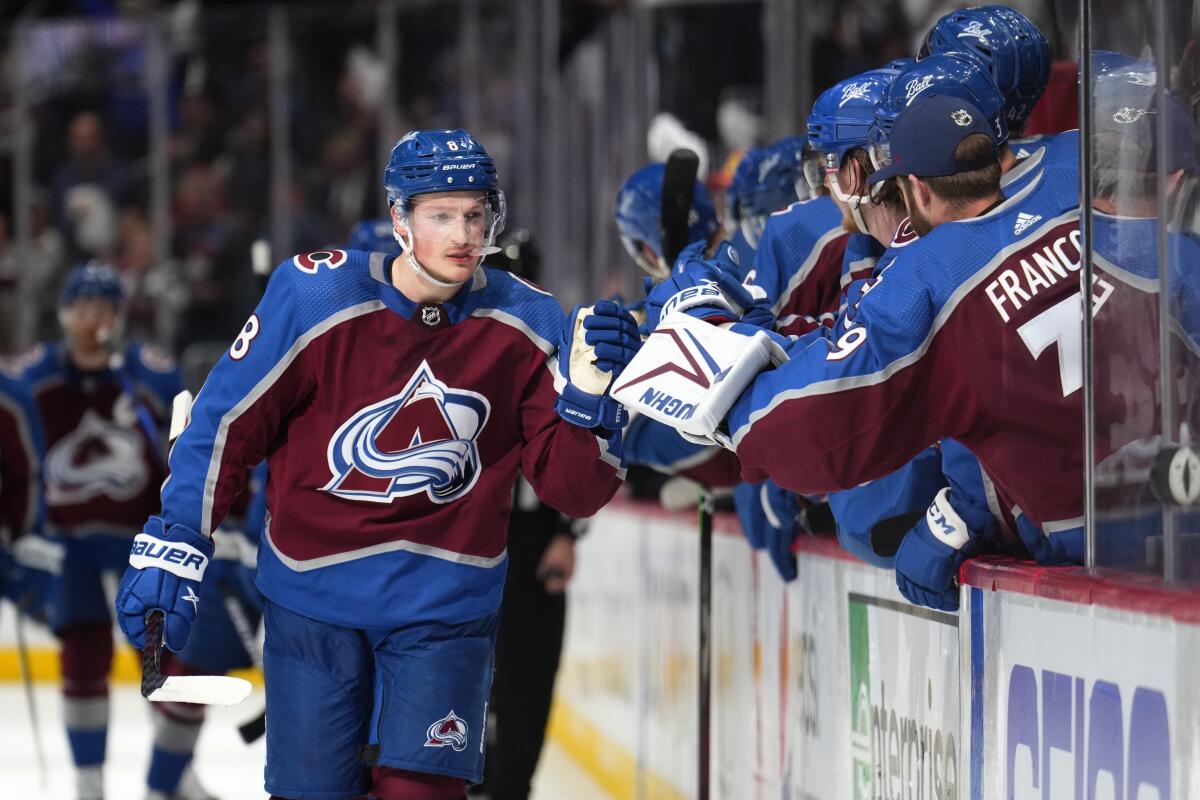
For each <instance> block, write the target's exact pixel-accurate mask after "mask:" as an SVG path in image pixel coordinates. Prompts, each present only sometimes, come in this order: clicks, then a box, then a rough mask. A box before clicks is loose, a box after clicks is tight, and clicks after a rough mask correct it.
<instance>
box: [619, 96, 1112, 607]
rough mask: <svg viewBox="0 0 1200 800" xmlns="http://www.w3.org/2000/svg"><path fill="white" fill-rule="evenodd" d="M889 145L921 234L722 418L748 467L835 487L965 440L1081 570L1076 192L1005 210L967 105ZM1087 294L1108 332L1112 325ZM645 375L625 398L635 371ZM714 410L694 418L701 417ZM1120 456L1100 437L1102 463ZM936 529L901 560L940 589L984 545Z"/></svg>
mask: <svg viewBox="0 0 1200 800" xmlns="http://www.w3.org/2000/svg"><path fill="white" fill-rule="evenodd" d="M973 134H978V135H977V136H976V135H973ZM889 143H890V146H891V156H892V158H893V160H892V161H891V162H890V163H888V164H884V165H883V166H884V168H883V169H881V170H879V171H878V172H876V173H875V174H873V175H872V176H871V178H870V181H871V182H879V181H882V180H886V179H887V178H889V177H892V176H896V177H898V178H899V179H900V181H901V187H902V190H903V191H904V192H905V195H906V201H907V206H908V209H909V211H910V213H911V215H912V218H913V220H914V226H915V227H916V228H917V229H918V231H919V232H923V233H925V235H924V236H922V238H921V239H919V240H917V241H916V242H914V243H913V244H911V245H909V246H908V247H907V248H905V250H904V251H903V252H902V253H901V254H900V255H899V256H898V257H897V258H896V259H895V260H894V261H893V262H892V264H891V266H890V267H889V268H888V269H887V270H886V272H884V273H883V274H882V275H881V276H880V277H879V279H878V280H876V281H875V282H874V283H873V284H872V285H871V286H870V287H869V289H867V290H865V291H864V292H863V293H862V294H861V297H860V299H859V301H858V302H857V304H856V305H855V306H854V307H853V308H852V313H848V314H847V315H846V325H845V326H844V327H839V328H838V329H836V330H835V331H833V332H832V333H831V334H830V335H829V336H828V337H826V336H821V335H817V334H813V335H810V336H808V337H804V338H802V339H800V340H799V341H797V342H796V343H795V344H793V345H792V346H791V347H790V349H789V355H790V360H789V361H788V362H787V363H786V364H783V365H782V366H780V367H779V368H777V369H775V370H772V371H768V372H763V373H760V375H759V376H758V378H757V379H756V380H755V381H754V382H753V383H752V384H751V385H750V386H749V387H748V388H747V390H746V391H744V392H743V393H742V394H741V395H740V396H739V397H738V398H737V399H736V400H735V401H734V402H733V405H732V407H731V409H730V411H729V413H728V414H727V415H726V422H727V424H728V430H729V434H730V440H731V442H732V444H733V445H734V446H735V448H736V450H737V452H738V455H739V457H740V458H741V459H742V463H743V466H744V468H745V469H746V471H747V472H748V473H750V474H756V473H757V474H765V475H768V476H771V477H773V478H775V479H776V480H777V481H778V482H779V483H780V484H781V485H783V486H785V487H786V488H790V489H792V490H796V491H827V490H831V489H837V488H846V487H849V486H853V485H856V484H858V483H860V482H862V481H864V480H870V479H872V478H877V477H879V476H880V475H883V474H886V473H887V472H889V471H891V470H893V469H895V468H896V467H898V466H900V465H902V464H903V463H905V461H907V460H908V459H909V458H911V457H912V456H913V455H915V454H916V453H917V452H919V451H920V450H921V449H922V448H923V447H925V446H926V444H927V443H928V442H930V441H933V440H936V439H939V438H945V437H953V438H956V439H958V440H959V441H962V442H963V443H964V444H966V445H967V446H968V447H969V448H970V449H971V450H972V451H973V452H974V453H975V454H976V455H977V456H978V457H979V459H980V461H981V462H982V464H983V466H984V468H985V469H986V470H987V473H988V474H989V475H990V476H992V478H993V480H994V482H995V489H996V495H997V498H998V501H999V502H998V507H999V508H1000V510H1001V512H1002V513H1003V514H1004V515H1005V516H1006V518H1008V519H1007V521H1008V523H1009V525H1008V527H1009V528H1010V529H1013V530H1015V529H1016V528H1017V526H1016V524H1015V521H1014V520H1013V519H1011V516H1012V514H1011V513H1010V511H1009V510H1010V509H1013V508H1017V509H1019V510H1021V511H1023V512H1024V513H1025V514H1026V515H1028V517H1029V519H1030V520H1031V521H1032V522H1034V523H1035V524H1037V525H1040V526H1041V528H1042V529H1044V530H1045V531H1046V533H1047V535H1048V538H1049V544H1050V545H1051V546H1053V547H1055V548H1056V549H1061V551H1062V552H1064V553H1065V554H1067V555H1068V556H1070V557H1071V558H1073V559H1079V558H1081V557H1082V548H1081V542H1082V537H1081V536H1078V535H1077V531H1078V526H1079V514H1080V511H1081V509H1082V502H1083V500H1082V495H1081V490H1082V480H1081V475H1082V468H1083V467H1082V452H1081V447H1080V441H1081V439H1082V430H1081V421H1082V413H1081V406H1080V394H1081V392H1080V388H1081V379H1080V370H1079V363H1078V360H1077V356H1075V355H1073V354H1075V353H1077V352H1078V351H1077V350H1075V349H1074V347H1073V344H1072V342H1073V338H1072V337H1073V336H1075V335H1076V334H1078V333H1079V328H1078V313H1079V311H1078V309H1079V305H1080V303H1081V293H1080V292H1079V290H1078V281H1077V279H1075V275H1074V273H1075V272H1076V271H1077V270H1078V269H1079V255H1078V248H1079V245H1078V242H1079V233H1078V196H1077V186H1076V184H1075V183H1074V182H1070V181H1064V180H1050V179H1045V177H1046V176H1044V175H1039V176H1035V178H1034V179H1033V180H1032V181H1031V182H1030V183H1029V185H1027V186H1026V187H1025V188H1024V189H1023V190H1021V191H1020V192H1018V193H1016V194H1015V195H1013V196H1012V197H1010V198H1008V199H1007V200H1006V199H1005V198H1004V196H1003V194H1002V193H1001V191H1000V186H999V163H998V152H997V145H996V138H995V130H994V127H993V126H992V125H991V124H989V122H988V121H987V119H986V116H985V115H984V113H983V112H982V111H980V110H979V109H978V108H975V107H974V106H972V105H971V104H969V103H966V102H964V101H962V100H960V99H957V98H951V97H941V96H927V97H919V98H917V99H916V100H915V101H914V102H913V104H912V105H911V106H908V107H907V108H906V109H905V110H904V111H902V112H901V114H900V115H899V117H898V118H897V120H896V123H895V126H894V127H893V130H892V134H891V137H890V142H889ZM1030 220H1032V222H1030ZM1023 223H1025V224H1023ZM1018 229H1020V230H1019V231H1018ZM1035 252H1036V253H1037V254H1038V255H1039V256H1040V258H1041V260H1038V259H1035V258H1034V257H1033V255H1032V254H1033V253H1035ZM1035 263H1036V264H1039V265H1042V266H1039V267H1038V268H1037V269H1036V270H1035V268H1034V267H1033V264H1035ZM1026 265H1028V269H1027V268H1026ZM1018 276H1020V277H1018ZM1006 287H1007V288H1006ZM1093 299H1094V300H1095V301H1096V302H1094V303H1093V308H1094V313H1095V314H1096V318H1097V325H1098V326H1100V327H1101V328H1103V327H1104V326H1105V325H1107V324H1109V323H1110V321H1111V319H1112V318H1111V316H1110V315H1106V314H1105V313H1104V311H1105V304H1104V303H1103V302H1102V301H1101V300H1100V297H1099V296H1096V295H1093ZM677 305H678V304H677ZM1060 318H1061V319H1060ZM840 325H841V321H840V320H839V326H840ZM659 352H662V351H659ZM643 353H644V354H645V355H644V359H645V360H646V361H651V360H652V359H653V358H654V357H656V353H655V351H654V350H653V349H651V348H643ZM981 365H987V366H986V368H984V367H982V366H981ZM634 366H635V369H633V370H627V371H626V372H625V373H624V375H623V376H622V379H621V380H620V381H618V384H619V385H618V386H617V387H616V388H615V389H614V392H615V393H617V394H618V395H621V396H624V393H623V392H622V391H621V390H622V388H623V387H624V386H625V385H627V384H632V383H635V382H636V381H637V380H638V379H639V378H640V377H641V372H640V369H641V365H639V364H635V365H634ZM928 387H936V391H933V392H929V391H927V389H928ZM725 391H732V387H725ZM703 407H704V406H703V403H702V404H701V406H699V407H698V409H697V411H696V412H695V413H694V414H693V418H694V419H700V420H704V421H706V422H707V421H708V420H710V419H712V415H711V414H708V413H701V410H702V408H703ZM715 407H716V408H720V405H719V404H718V405H716V406H715ZM1033 408H1036V409H1037V412H1036V413H1034V414H1030V413H1028V410H1029V409H1033ZM714 413H715V412H714ZM865 423H869V424H865ZM1109 447H1110V445H1109V442H1107V441H1104V442H1102V443H1101V448H1100V449H1101V453H1105V452H1107V451H1108V449H1109ZM940 510H941V511H943V512H944V511H945V509H940ZM930 518H931V521H933V522H934V523H935V525H933V526H932V527H928V529H927V530H926V531H924V532H922V533H919V534H918V535H916V536H913V535H912V534H910V535H909V536H906V537H905V539H904V542H903V543H902V544H901V548H900V551H899V552H898V554H897V567H898V570H899V569H900V563H901V561H902V560H906V559H907V558H908V556H911V563H912V564H913V565H914V566H913V567H912V568H911V569H909V570H907V571H905V572H904V575H905V576H906V577H907V578H908V579H909V580H912V581H913V582H914V583H917V584H919V585H920V586H922V587H925V588H927V589H930V590H934V591H940V590H942V589H944V588H946V587H947V586H949V584H950V582H951V581H952V580H953V577H954V575H955V573H956V569H957V564H958V563H960V562H961V560H962V558H964V557H966V556H968V555H970V554H971V553H972V552H975V551H977V550H978V548H980V547H982V546H984V545H986V544H988V543H987V541H986V538H985V536H978V535H974V534H972V533H971V532H970V526H969V525H964V524H962V523H963V521H962V520H961V519H959V518H954V517H951V516H950V515H949V514H947V513H942V514H939V515H931V517H930ZM1068 532H1070V533H1068ZM1060 533H1061V536H1060ZM906 549H907V551H908V553H907V554H906ZM919 565H924V567H921V566H919Z"/></svg>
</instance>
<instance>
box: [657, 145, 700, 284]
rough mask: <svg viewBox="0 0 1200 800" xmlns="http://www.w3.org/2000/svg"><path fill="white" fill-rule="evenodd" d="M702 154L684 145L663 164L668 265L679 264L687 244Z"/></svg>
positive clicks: (662, 220) (661, 220)
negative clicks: (698, 154)
mask: <svg viewBox="0 0 1200 800" xmlns="http://www.w3.org/2000/svg"><path fill="white" fill-rule="evenodd" d="M699 169H700V157H699V156H697V155H696V154H695V153H693V152H692V151H691V150H686V149H683V148H680V149H679V150H675V151H674V152H672V153H671V155H670V156H669V157H668V158H667V164H666V166H665V167H664V168H663V185H662V211H661V216H660V218H659V223H660V225H661V226H662V243H663V261H665V262H666V266H667V269H668V270H670V269H672V268H673V267H674V266H675V259H676V258H678V257H679V252H680V251H681V250H683V248H685V247H687V244H688V241H687V231H688V216H689V215H690V214H691V212H692V194H693V193H694V192H695V190H696V172H697V170H699Z"/></svg>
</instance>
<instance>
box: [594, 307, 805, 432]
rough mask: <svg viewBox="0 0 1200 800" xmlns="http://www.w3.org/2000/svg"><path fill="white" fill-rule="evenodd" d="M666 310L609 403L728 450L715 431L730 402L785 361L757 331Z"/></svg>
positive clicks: (775, 345)
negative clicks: (618, 404)
mask: <svg viewBox="0 0 1200 800" xmlns="http://www.w3.org/2000/svg"><path fill="white" fill-rule="evenodd" d="M672 305H674V310H671V311H668V313H666V314H665V315H664V316H663V317H662V321H661V322H660V323H659V325H658V327H657V328H655V329H654V331H653V332H652V333H651V334H650V337H649V338H648V339H647V340H646V342H645V344H643V345H642V348H641V349H640V350H639V351H638V353H637V355H636V356H634V358H633V360H632V361H631V362H630V363H629V365H628V366H627V367H626V368H625V370H624V371H623V372H622V373H621V376H620V377H619V378H618V379H617V380H616V381H615V382H614V385H613V387H612V390H611V392H610V393H611V395H612V397H613V399H615V400H616V401H617V402H619V403H621V404H622V405H624V406H625V407H627V408H630V409H634V410H636V411H637V412H638V413H641V414H645V415H646V416H648V417H650V418H651V419H654V420H657V421H659V422H662V423H663V424H665V425H669V426H670V427H672V428H674V429H676V430H677V431H679V432H680V433H681V434H683V435H684V437H685V438H690V439H693V440H698V441H703V442H705V443H712V442H716V443H718V444H721V445H723V446H726V447H728V446H730V440H729V436H728V433H727V432H724V431H720V430H718V428H719V427H720V425H721V423H722V422H723V421H724V419H725V415H726V414H727V413H728V412H729V409H730V407H731V406H732V405H733V402H734V401H735V400H736V399H737V398H738V396H739V395H740V394H741V393H742V391H743V390H744V389H745V388H746V387H747V386H748V385H749V384H750V383H751V382H752V381H753V380H754V377H755V376H756V375H757V374H758V373H759V372H761V371H762V370H764V369H767V368H770V367H776V366H778V365H780V364H782V363H784V362H785V361H787V354H786V353H785V352H784V350H783V348H782V347H781V346H780V345H779V343H778V342H777V341H775V340H774V339H772V338H771V336H770V335H769V334H768V333H767V332H766V331H764V330H762V329H760V328H751V327H750V326H744V327H743V330H747V331H748V330H753V333H748V332H747V333H743V332H740V331H739V330H738V329H737V327H738V326H735V327H733V328H722V327H717V326H716V325H712V324H710V323H708V322H705V321H704V320H701V319H697V318H695V317H693V316H690V315H688V314H686V313H684V312H683V311H682V310H680V307H681V306H686V305H687V304H686V303H677V304H671V303H667V304H666V305H665V307H664V311H666V310H667V308H670V307H671V306H672Z"/></svg>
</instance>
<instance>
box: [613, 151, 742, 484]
mask: <svg viewBox="0 0 1200 800" xmlns="http://www.w3.org/2000/svg"><path fill="white" fill-rule="evenodd" d="M664 172H665V167H664V166H663V165H662V164H650V165H647V166H645V167H642V168H641V169H639V170H637V171H636V172H634V173H633V174H632V175H630V176H629V178H627V179H626V181H625V183H623V184H622V185H621V188H620V190H619V191H618V192H617V199H616V207H615V218H616V223H617V230H618V232H619V233H620V236H621V243H622V244H623V245H624V247H625V250H626V251H627V252H628V253H629V255H630V257H631V258H632V259H633V260H634V262H635V263H637V265H638V266H639V267H641V268H642V270H643V271H645V272H646V273H647V274H648V275H649V276H650V280H651V281H652V282H657V281H661V280H662V279H663V278H665V277H666V276H667V275H669V274H670V272H671V269H670V268H671V265H670V264H667V262H666V258H665V256H664V254H663V242H662V183H663V175H664ZM688 223H689V224H688V230H687V244H686V246H685V247H684V251H685V252H700V253H707V252H708V251H709V249H710V247H712V245H713V244H714V241H713V240H714V239H715V238H716V237H717V234H718V233H719V232H720V227H719V225H718V223H717V216H716V211H715V209H714V208H713V204H712V199H711V198H710V196H709V194H708V190H707V189H705V188H704V184H703V183H701V182H700V181H698V180H697V181H696V184H695V187H694V189H693V192H692V208H691V211H690V212H689V214H688ZM719 246H720V247H721V248H723V249H724V250H725V251H726V252H728V250H729V249H731V247H732V245H730V244H727V243H723V244H720V245H719ZM725 263H726V264H727V265H728V266H729V267H730V268H731V269H736V268H737V258H736V257H727V258H726V259H725ZM623 448H624V453H625V458H626V460H627V461H628V462H629V463H630V464H640V465H643V466H646V467H650V468H651V469H654V470H655V471H657V472H660V473H662V474H664V475H671V476H681V477H683V478H685V479H687V480H688V481H693V482H694V484H693V489H694V488H695V485H696V484H698V485H700V486H707V487H717V486H732V485H733V484H735V483H736V482H737V476H738V473H739V471H740V468H739V466H738V464H737V459H736V458H735V457H734V456H733V454H732V453H729V452H727V451H725V450H723V449H722V448H720V447H714V446H712V445H709V446H705V445H700V444H696V443H695V442H688V441H685V440H683V439H682V438H680V437H679V435H678V434H677V433H675V431H673V430H671V429H670V428H667V427H665V426H663V425H661V424H659V423H656V422H655V421H654V420H652V419H650V418H649V417H644V416H635V417H633V419H631V420H630V422H629V427H628V428H626V429H625V433H624V437H623ZM692 494H694V492H692Z"/></svg>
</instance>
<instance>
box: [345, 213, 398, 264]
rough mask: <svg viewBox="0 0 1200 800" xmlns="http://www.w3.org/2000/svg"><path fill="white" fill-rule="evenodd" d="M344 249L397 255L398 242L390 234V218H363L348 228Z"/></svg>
mask: <svg viewBox="0 0 1200 800" xmlns="http://www.w3.org/2000/svg"><path fill="white" fill-rule="evenodd" d="M346 249H347V250H363V251H366V252H368V253H391V254H393V255H399V253H400V243H399V242H397V241H396V237H395V236H394V235H392V221H391V220H390V219H364V220H363V221H362V222H359V223H358V224H357V225H355V226H354V227H353V228H351V229H350V238H349V239H348V240H347V242H346Z"/></svg>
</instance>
